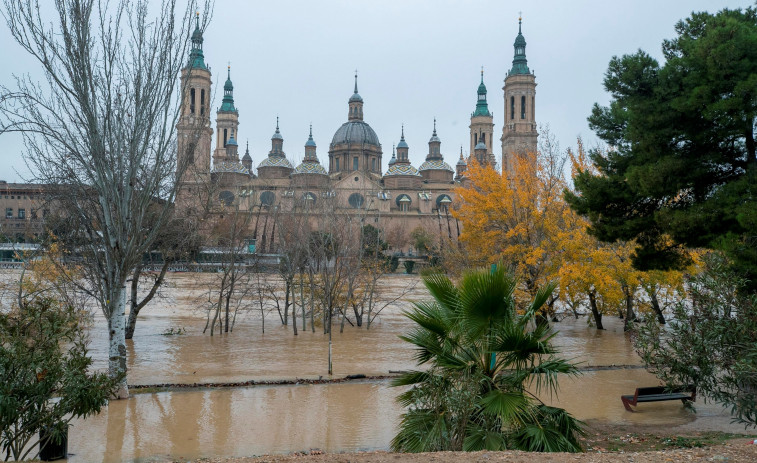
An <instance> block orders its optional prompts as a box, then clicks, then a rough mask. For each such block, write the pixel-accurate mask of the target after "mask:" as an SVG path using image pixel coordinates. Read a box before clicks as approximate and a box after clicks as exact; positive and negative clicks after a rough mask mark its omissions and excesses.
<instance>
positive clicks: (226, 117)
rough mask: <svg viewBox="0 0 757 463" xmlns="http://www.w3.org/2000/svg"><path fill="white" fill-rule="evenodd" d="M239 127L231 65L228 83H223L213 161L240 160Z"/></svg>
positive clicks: (227, 77)
mask: <svg viewBox="0 0 757 463" xmlns="http://www.w3.org/2000/svg"><path fill="white" fill-rule="evenodd" d="M238 128H239V111H237V108H236V107H234V84H232V83H231V66H229V68H228V69H227V76H226V83H225V84H224V85H223V102H222V103H221V107H220V108H219V109H218V112H216V132H217V133H216V149H215V151H214V152H213V162H214V163H216V162H224V161H228V162H238V161H239V156H238V155H237V153H236V152H235V151H234V149H233V148H232V149H230V148H229V142H231V145H235V144H236V140H237V139H238V138H239V137H238V136H237V129H238Z"/></svg>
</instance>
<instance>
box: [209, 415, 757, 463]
mask: <svg viewBox="0 0 757 463" xmlns="http://www.w3.org/2000/svg"><path fill="white" fill-rule="evenodd" d="M756 438H757V435H752V434H744V435H735V434H726V433H722V432H698V433H689V434H686V435H671V434H670V433H666V432H665V429H664V428H661V427H645V428H640V427H637V426H636V427H633V428H631V427H624V426H615V425H605V424H598V423H595V424H590V425H589V426H587V435H586V436H585V438H584V439H583V443H584V447H585V449H586V453H582V454H575V453H529V452H519V451H508V452H472V453H465V452H437V453H419V454H407V453H392V452H364V453H335V454H329V453H324V452H322V451H320V450H318V449H311V450H310V451H308V452H298V453H293V454H289V455H265V456H258V457H246V458H227V459H224V458H211V459H201V460H198V463H200V462H202V463H269V462H270V463H273V462H277V463H286V462H293V463H323V462H335V463H386V462H410V463H431V462H433V463H474V462H476V463H478V462H482V463H483V462H486V463H496V462H508V463H509V462H522V463H567V462H579V463H590V462H634V463H657V462H676V463H677V462H713V461H727V462H757V445H755V444H754V443H753V442H754V440H755V439H756Z"/></svg>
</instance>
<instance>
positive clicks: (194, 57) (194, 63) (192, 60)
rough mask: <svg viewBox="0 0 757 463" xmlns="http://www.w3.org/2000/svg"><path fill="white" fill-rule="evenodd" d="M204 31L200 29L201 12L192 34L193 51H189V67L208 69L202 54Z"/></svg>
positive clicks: (196, 19) (198, 13)
mask: <svg viewBox="0 0 757 463" xmlns="http://www.w3.org/2000/svg"><path fill="white" fill-rule="evenodd" d="M202 42H203V38H202V30H201V29H200V12H199V11H198V12H197V15H196V16H195V30H194V32H192V49H191V50H190V51H189V67H190V68H196V69H207V67H206V66H205V57H204V56H203V53H202Z"/></svg>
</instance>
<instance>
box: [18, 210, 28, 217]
mask: <svg viewBox="0 0 757 463" xmlns="http://www.w3.org/2000/svg"><path fill="white" fill-rule="evenodd" d="M18 218H19V219H25V218H26V209H24V208H23V207H21V208H19V209H18Z"/></svg>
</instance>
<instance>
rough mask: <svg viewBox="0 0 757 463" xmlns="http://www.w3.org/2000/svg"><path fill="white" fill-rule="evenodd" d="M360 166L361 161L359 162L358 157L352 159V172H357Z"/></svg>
mask: <svg viewBox="0 0 757 463" xmlns="http://www.w3.org/2000/svg"><path fill="white" fill-rule="evenodd" d="M359 165H360V161H359V160H358V158H357V156H354V157H353V158H352V170H357V169H358V166H359Z"/></svg>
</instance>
